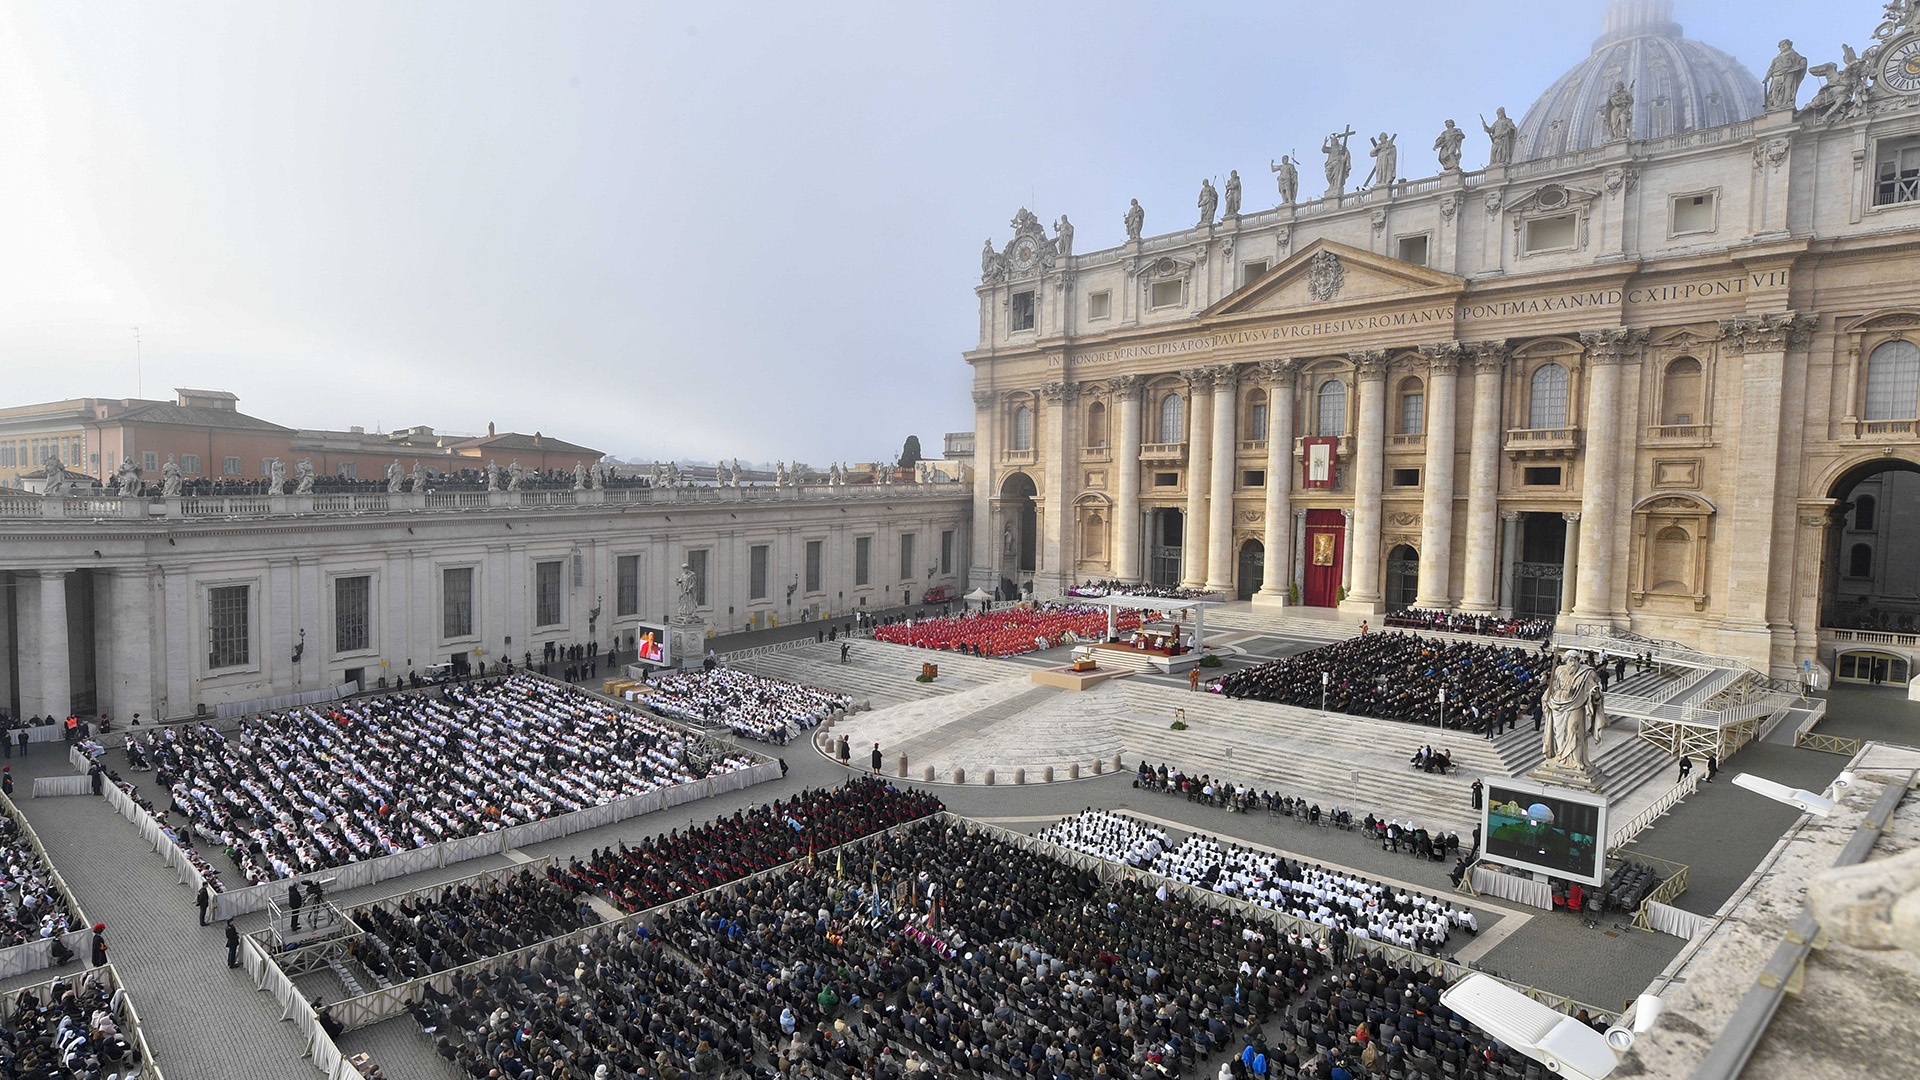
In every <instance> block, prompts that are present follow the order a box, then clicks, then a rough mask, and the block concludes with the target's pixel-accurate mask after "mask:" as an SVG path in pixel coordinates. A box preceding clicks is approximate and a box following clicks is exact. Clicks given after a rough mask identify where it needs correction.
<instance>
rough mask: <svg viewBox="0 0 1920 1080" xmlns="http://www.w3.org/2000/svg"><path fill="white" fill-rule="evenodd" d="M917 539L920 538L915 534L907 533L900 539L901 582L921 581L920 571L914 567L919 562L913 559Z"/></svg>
mask: <svg viewBox="0 0 1920 1080" xmlns="http://www.w3.org/2000/svg"><path fill="white" fill-rule="evenodd" d="M916 539H918V537H916V536H915V534H913V533H907V534H906V535H905V536H902V537H901V538H900V580H901V581H918V580H919V579H920V569H919V567H917V566H915V565H914V563H915V562H916V561H917V560H916V559H915V558H914V557H913V556H914V551H913V548H914V540H916Z"/></svg>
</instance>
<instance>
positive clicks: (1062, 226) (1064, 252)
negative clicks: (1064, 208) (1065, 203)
mask: <svg viewBox="0 0 1920 1080" xmlns="http://www.w3.org/2000/svg"><path fill="white" fill-rule="evenodd" d="M1053 231H1054V233H1055V236H1054V238H1053V253H1054V254H1055V255H1056V256H1058V257H1060V258H1062V259H1065V258H1066V257H1067V256H1069V255H1072V254H1073V222H1071V221H1068V220H1067V215H1065V214H1061V215H1060V220H1059V221H1056V222H1054V223H1053Z"/></svg>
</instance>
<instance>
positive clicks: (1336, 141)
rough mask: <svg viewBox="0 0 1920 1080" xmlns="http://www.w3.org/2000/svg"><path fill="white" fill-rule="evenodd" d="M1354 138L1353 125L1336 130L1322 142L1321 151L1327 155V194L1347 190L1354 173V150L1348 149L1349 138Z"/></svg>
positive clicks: (1334, 194) (1338, 193)
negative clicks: (1348, 179) (1348, 182)
mask: <svg viewBox="0 0 1920 1080" xmlns="http://www.w3.org/2000/svg"><path fill="white" fill-rule="evenodd" d="M1351 138H1353V126H1352V125H1348V126H1347V130H1345V131H1336V132H1334V133H1333V134H1331V135H1329V136H1327V137H1326V138H1325V139H1323V140H1321V142H1320V152H1321V153H1323V154H1325V155H1327V164H1326V173H1327V194H1328V195H1330V196H1339V195H1340V194H1342V193H1343V192H1345V191H1346V190H1347V177H1349V176H1351V175H1353V152H1352V151H1351V150H1348V149H1347V140H1348V139H1351Z"/></svg>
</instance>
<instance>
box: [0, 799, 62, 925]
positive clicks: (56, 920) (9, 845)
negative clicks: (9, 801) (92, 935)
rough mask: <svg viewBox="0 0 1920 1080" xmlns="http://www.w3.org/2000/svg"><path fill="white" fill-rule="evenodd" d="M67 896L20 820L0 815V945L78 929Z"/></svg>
mask: <svg viewBox="0 0 1920 1080" xmlns="http://www.w3.org/2000/svg"><path fill="white" fill-rule="evenodd" d="M79 928H80V925H79V922H78V920H77V919H76V918H75V917H74V915H73V913H72V912H71V911H70V910H68V908H67V901H66V898H65V897H63V896H61V894H60V891H59V890H58V889H57V888H55V887H54V884H53V870H52V868H51V867H49V866H48V865H47V864H46V860H44V859H42V858H41V857H40V856H39V854H38V853H37V852H35V851H34V850H33V844H32V843H31V842H30V841H29V840H28V839H27V834H26V833H25V831H23V830H22V829H21V828H20V823H19V822H17V821H15V820H14V819H13V816H12V815H11V814H6V815H0V948H8V947H10V946H14V945H22V944H25V943H27V942H29V941H36V940H39V939H40V938H51V937H59V936H60V935H61V934H64V933H67V932H69V931H71V930H76V929H79Z"/></svg>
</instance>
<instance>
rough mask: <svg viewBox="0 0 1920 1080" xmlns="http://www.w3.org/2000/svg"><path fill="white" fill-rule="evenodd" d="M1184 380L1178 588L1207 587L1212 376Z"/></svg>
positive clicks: (1201, 372)
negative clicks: (1184, 491) (1183, 470)
mask: <svg viewBox="0 0 1920 1080" xmlns="http://www.w3.org/2000/svg"><path fill="white" fill-rule="evenodd" d="M1183 374H1184V375H1185V376H1186V379H1187V430H1186V433H1185V434H1186V436H1187V513H1186V518H1187V520H1186V535H1185V536H1184V537H1183V538H1182V539H1183V542H1182V544H1181V553H1180V554H1181V558H1180V562H1181V568H1180V584H1181V585H1182V586H1184V587H1186V588H1189V589H1201V588H1205V587H1206V584H1207V486H1208V482H1209V481H1210V480H1211V479H1212V469H1213V393H1212V391H1213V375H1214V369H1213V368H1211V367H1205V368H1194V369H1192V370H1189V371H1186V372H1183Z"/></svg>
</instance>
